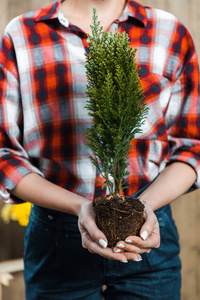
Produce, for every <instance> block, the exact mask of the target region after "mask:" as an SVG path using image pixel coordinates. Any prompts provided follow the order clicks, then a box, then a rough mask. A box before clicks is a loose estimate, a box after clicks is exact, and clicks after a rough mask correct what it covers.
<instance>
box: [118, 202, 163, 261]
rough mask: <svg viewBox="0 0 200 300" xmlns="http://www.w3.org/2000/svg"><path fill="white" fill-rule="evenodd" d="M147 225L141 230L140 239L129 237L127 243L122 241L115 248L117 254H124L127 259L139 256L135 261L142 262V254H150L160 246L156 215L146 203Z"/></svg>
mask: <svg viewBox="0 0 200 300" xmlns="http://www.w3.org/2000/svg"><path fill="white" fill-rule="evenodd" d="M144 218H145V223H144V225H143V226H142V228H141V230H140V237H138V236H128V237H127V238H126V240H125V241H121V242H119V243H118V244H117V246H116V247H115V248H114V251H115V252H118V253H119V252H122V251H123V254H124V255H125V256H126V258H127V259H128V260H129V259H132V255H133V253H135V254H137V255H138V256H137V258H136V259H134V260H135V261H140V260H142V258H141V255H140V254H142V253H149V252H150V251H151V249H152V248H158V247H159V246H160V229H159V223H158V220H157V217H156V215H155V214H154V212H153V210H152V209H151V207H150V206H149V205H148V204H147V203H145V209H144Z"/></svg>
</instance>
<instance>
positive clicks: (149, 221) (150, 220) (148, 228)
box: [140, 204, 157, 241]
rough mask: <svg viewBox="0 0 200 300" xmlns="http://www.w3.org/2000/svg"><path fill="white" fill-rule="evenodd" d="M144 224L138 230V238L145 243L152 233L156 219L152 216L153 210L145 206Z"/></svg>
mask: <svg viewBox="0 0 200 300" xmlns="http://www.w3.org/2000/svg"><path fill="white" fill-rule="evenodd" d="M144 218H145V223H144V224H143V226H142V228H141V230H140V236H141V238H142V239H143V240H144V241H145V240H146V239H147V238H148V237H149V235H150V234H151V233H152V231H153V230H154V229H155V225H156V223H157V217H156V215H155V214H154V212H153V210H152V209H151V208H150V206H148V205H147V204H145V213H144Z"/></svg>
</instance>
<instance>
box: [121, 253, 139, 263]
mask: <svg viewBox="0 0 200 300" xmlns="http://www.w3.org/2000/svg"><path fill="white" fill-rule="evenodd" d="M124 255H125V256H126V258H127V260H132V261H134V262H140V261H142V256H141V255H139V254H133V253H130V252H124Z"/></svg>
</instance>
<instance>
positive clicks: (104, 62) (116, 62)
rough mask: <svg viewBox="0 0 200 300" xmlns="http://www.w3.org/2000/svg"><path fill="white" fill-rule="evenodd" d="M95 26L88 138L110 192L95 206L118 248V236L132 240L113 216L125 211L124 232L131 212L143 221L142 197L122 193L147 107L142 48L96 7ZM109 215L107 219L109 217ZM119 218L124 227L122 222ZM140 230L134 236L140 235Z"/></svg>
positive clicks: (89, 75)
mask: <svg viewBox="0 0 200 300" xmlns="http://www.w3.org/2000/svg"><path fill="white" fill-rule="evenodd" d="M91 29H92V35H88V39H89V44H90V46H89V54H86V76H87V89H86V94H87V96H88V101H87V105H86V108H87V109H88V114H89V115H90V116H91V117H92V118H93V124H92V126H91V127H90V128H88V129H87V132H86V140H87V145H88V147H89V148H90V149H91V150H92V152H93V154H94V156H91V157H90V159H91V161H92V163H93V164H94V165H95V167H96V168H97V170H98V171H99V173H100V175H101V177H102V178H103V179H104V181H103V183H101V182H99V183H100V184H102V188H105V187H107V188H108V190H109V195H108V196H106V197H100V198H97V199H95V200H94V201H93V208H94V210H95V215H96V222H97V225H98V226H99V228H100V229H101V230H102V231H103V232H104V233H105V234H106V236H107V238H108V240H109V246H114V245H115V244H116V242H117V241H118V240H121V239H122V238H126V236H125V235H126V234H127V232H122V233H120V234H119V233H115V231H114V228H116V224H113V227H112V222H113V221H112V220H111V219H112V215H113V214H114V217H116V214H117V212H118V213H120V216H119V219H120V222H121V223H120V224H121V225H120V227H123V228H121V229H122V231H126V230H125V227H126V226H125V225H124V224H125V223H126V222H127V218H128V217H127V216H128V213H130V214H131V218H133V217H134V218H136V217H135V216H133V213H135V212H136V211H138V212H139V215H140V217H139V219H140V220H141V222H140V223H141V224H142V223H143V209H144V205H143V204H142V203H141V202H140V201H139V200H138V199H134V198H128V197H125V196H122V195H121V194H122V191H123V189H124V188H125V187H126V186H125V185H124V182H125V178H127V176H128V175H129V174H130V173H129V171H128V166H129V162H128V153H129V152H130V149H131V141H132V140H133V139H134V137H135V134H136V133H139V132H141V125H142V124H143V122H144V117H145V115H146V114H147V105H146V103H145V101H144V95H143V88H142V84H141V81H140V79H139V75H138V66H137V63H136V59H135V55H136V50H137V49H133V48H132V47H130V46H129V36H128V34H127V33H126V32H122V33H121V34H120V33H118V32H117V31H115V32H114V33H113V32H105V31H103V28H102V26H100V22H99V21H98V17H97V12H96V9H95V8H94V9H93V24H92V25H91ZM118 205H119V207H117V206H118ZM132 205H136V208H134V207H132ZM98 207H99V208H98ZM104 209H105V210H106V211H107V212H104ZM104 215H105V217H106V220H103V217H104ZM108 218H109V220H108ZM102 222H103V223H104V225H102ZM116 222H118V225H119V221H116ZM122 222H125V223H123V224H122ZM129 222H132V221H130V220H129ZM141 224H140V227H141ZM122 225H123V226H122ZM102 226H103V227H102ZM105 226H106V227H109V230H110V231H111V232H110V233H106V232H105V231H106V229H105V228H104V227H105ZM124 226H125V227H124ZM127 226H128V227H129V226H130V224H128V225H127ZM138 230H139V229H138V228H137V230H136V231H137V232H135V231H134V232H132V233H131V234H138Z"/></svg>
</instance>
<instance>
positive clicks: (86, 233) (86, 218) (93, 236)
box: [78, 201, 140, 262]
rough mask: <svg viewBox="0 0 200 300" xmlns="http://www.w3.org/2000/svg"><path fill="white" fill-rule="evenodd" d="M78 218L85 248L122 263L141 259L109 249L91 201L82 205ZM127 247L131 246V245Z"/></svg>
mask: <svg viewBox="0 0 200 300" xmlns="http://www.w3.org/2000/svg"><path fill="white" fill-rule="evenodd" d="M78 217H79V220H78V226H79V230H80V233H81V238H82V246H83V248H85V249H88V250H89V251H90V252H91V253H97V254H99V255H101V256H103V257H106V258H108V259H112V260H119V261H121V262H128V259H131V260H135V259H137V260H138V259H139V257H140V256H139V255H138V254H137V253H131V252H130V253H128V252H127V253H126V252H124V253H117V252H114V251H113V249H111V248H108V247H107V239H106V237H105V235H104V234H103V232H101V231H100V230H99V229H98V227H97V225H96V223H95V219H94V212H93V210H92V204H91V202H90V201H88V202H85V203H83V204H82V205H81V209H80V212H79V216H78ZM127 245H128V246H129V244H127ZM127 254H128V255H127Z"/></svg>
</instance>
